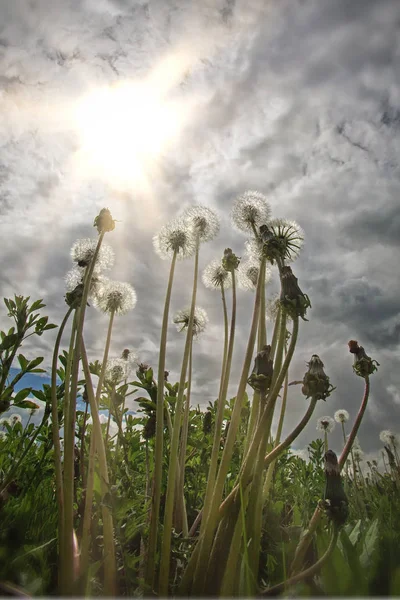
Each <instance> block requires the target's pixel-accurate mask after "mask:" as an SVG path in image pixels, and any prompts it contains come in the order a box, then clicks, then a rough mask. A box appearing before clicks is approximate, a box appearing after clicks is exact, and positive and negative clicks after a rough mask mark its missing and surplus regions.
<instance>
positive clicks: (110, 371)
mask: <svg viewBox="0 0 400 600" xmlns="http://www.w3.org/2000/svg"><path fill="white" fill-rule="evenodd" d="M129 370H130V369H129V363H128V361H126V360H124V359H123V358H110V359H109V360H108V361H107V366H106V374H105V379H106V381H107V382H108V383H110V384H111V385H118V383H121V381H123V380H124V379H127V377H128V375H129Z"/></svg>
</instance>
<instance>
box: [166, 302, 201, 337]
mask: <svg viewBox="0 0 400 600" xmlns="http://www.w3.org/2000/svg"><path fill="white" fill-rule="evenodd" d="M189 318H190V307H189V308H185V309H183V310H179V311H178V312H177V313H176V315H175V317H174V318H173V322H174V323H175V325H176V328H177V330H178V331H184V330H186V329H187V328H188V326H189ZM207 323H208V316H207V313H206V311H205V310H204V309H202V308H200V307H199V306H196V307H195V309H194V318H193V335H194V336H198V335H199V334H200V333H202V332H203V331H204V330H205V328H206V326H207Z"/></svg>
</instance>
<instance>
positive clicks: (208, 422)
mask: <svg viewBox="0 0 400 600" xmlns="http://www.w3.org/2000/svg"><path fill="white" fill-rule="evenodd" d="M211 429H212V414H211V412H210V411H209V410H208V411H207V412H206V414H205V415H204V419H203V433H204V434H205V435H207V434H208V433H211Z"/></svg>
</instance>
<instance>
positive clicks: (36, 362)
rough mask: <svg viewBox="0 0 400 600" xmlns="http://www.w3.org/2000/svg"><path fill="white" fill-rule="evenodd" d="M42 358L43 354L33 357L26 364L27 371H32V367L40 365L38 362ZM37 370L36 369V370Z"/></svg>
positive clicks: (41, 360) (40, 361)
mask: <svg viewBox="0 0 400 600" xmlns="http://www.w3.org/2000/svg"><path fill="white" fill-rule="evenodd" d="M43 360H44V358H43V356H38V357H37V358H34V359H33V360H31V361H30V362H29V364H28V368H27V371H29V372H31V373H32V372H33V369H34V368H35V367H37V366H38V365H40V363H42V362H43ZM36 372H37V371H36Z"/></svg>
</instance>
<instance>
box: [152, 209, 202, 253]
mask: <svg viewBox="0 0 400 600" xmlns="http://www.w3.org/2000/svg"><path fill="white" fill-rule="evenodd" d="M153 246H154V250H155V251H156V253H157V254H158V256H160V258H162V259H163V260H165V259H167V258H172V257H173V255H174V254H175V253H176V256H177V258H178V259H183V258H189V257H190V256H193V254H194V253H195V250H196V240H195V237H194V235H193V231H191V229H190V228H189V227H188V225H187V223H186V222H185V221H184V219H175V220H174V221H171V222H170V223H167V224H166V225H164V226H163V227H161V229H160V231H159V233H158V234H157V235H155V236H154V237H153Z"/></svg>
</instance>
